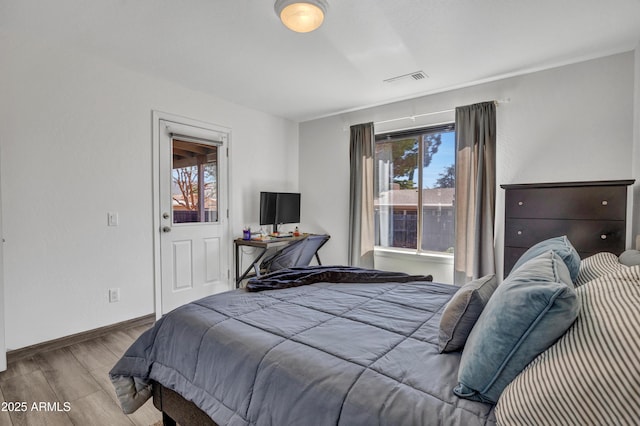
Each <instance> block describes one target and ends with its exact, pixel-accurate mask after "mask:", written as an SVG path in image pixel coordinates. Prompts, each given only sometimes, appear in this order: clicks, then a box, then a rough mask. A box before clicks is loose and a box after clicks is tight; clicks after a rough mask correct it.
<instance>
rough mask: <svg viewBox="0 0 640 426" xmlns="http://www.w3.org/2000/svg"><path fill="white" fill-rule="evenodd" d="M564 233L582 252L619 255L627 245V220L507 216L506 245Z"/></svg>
mask: <svg viewBox="0 0 640 426" xmlns="http://www.w3.org/2000/svg"><path fill="white" fill-rule="evenodd" d="M562 235H566V236H567V237H568V238H569V241H571V243H572V244H573V245H574V246H575V247H577V248H578V249H579V251H581V252H593V253H595V252H600V251H609V252H612V253H614V254H616V255H619V254H620V253H622V252H623V251H624V249H625V246H624V245H625V222H624V221H617V220H553V219H507V220H506V221H505V237H504V245H505V247H507V246H508V247H522V248H528V247H531V246H532V245H534V244H536V243H538V242H540V241H542V240H545V239H547V238H552V237H559V236H562Z"/></svg>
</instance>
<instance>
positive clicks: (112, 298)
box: [109, 288, 120, 303]
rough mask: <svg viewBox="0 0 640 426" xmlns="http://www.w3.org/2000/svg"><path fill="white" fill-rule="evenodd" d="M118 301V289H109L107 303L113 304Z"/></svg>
mask: <svg viewBox="0 0 640 426" xmlns="http://www.w3.org/2000/svg"><path fill="white" fill-rule="evenodd" d="M119 301H120V289H119V288H110V289H109V303H115V302H119Z"/></svg>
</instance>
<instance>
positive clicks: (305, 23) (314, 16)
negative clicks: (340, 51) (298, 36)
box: [274, 0, 327, 33]
mask: <svg viewBox="0 0 640 426" xmlns="http://www.w3.org/2000/svg"><path fill="white" fill-rule="evenodd" d="M274 9H275V11H276V14H277V15H278V16H279V17H280V20H281V21H282V23H283V24H284V26H285V27H287V28H289V29H290V30H292V31H295V32H298V33H308V32H310V31H313V30H315V29H317V28H318V27H319V26H320V25H322V21H324V14H325V13H327V2H326V1H324V0H306V1H300V0H277V1H276V3H275V5H274Z"/></svg>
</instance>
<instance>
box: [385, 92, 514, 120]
mask: <svg viewBox="0 0 640 426" xmlns="http://www.w3.org/2000/svg"><path fill="white" fill-rule="evenodd" d="M509 102H511V98H506V99H501V100H499V101H498V100H495V101H493V103H494V104H495V105H496V106H498V105H500V104H508V103H509ZM455 110H456V109H455V108H450V109H443V110H442V111H434V112H425V113H423V114H414V115H408V116H406V117H399V118H392V119H389V120H382V121H375V122H374V123H373V125H374V126H375V125H377V124H385V123H392V122H394V121H401V120H413V121H415V120H416V118H418V117H427V116H429V115H437V114H444V113H446V112H453V111H455Z"/></svg>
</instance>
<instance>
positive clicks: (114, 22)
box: [0, 0, 640, 121]
mask: <svg viewBox="0 0 640 426" xmlns="http://www.w3.org/2000/svg"><path fill="white" fill-rule="evenodd" d="M274 1H275V0H56V1H43V0H0V29H1V30H3V33H4V34H7V33H9V34H10V33H11V32H22V33H25V34H29V35H30V36H33V37H38V38H42V39H43V40H46V42H47V43H52V44H54V45H57V44H64V45H68V46H72V47H73V48H77V49H82V50H84V51H86V52H88V53H90V54H94V55H98V56H101V57H103V58H105V59H107V60H110V61H112V62H115V63H117V64H119V65H121V66H124V67H127V68H130V69H133V70H136V71H139V72H142V73H146V74H151V75H154V76H157V77H160V78H163V79H167V80H170V81H174V82H177V83H179V84H181V85H183V86H186V87H189V88H191V89H195V90H199V91H203V92H207V93H210V94H213V95H216V96H218V97H221V98H224V99H228V100H230V101H233V102H235V103H238V104H242V105H245V106H248V107H252V108H255V109H258V110H262V111H265V112H268V113H271V114H275V115H278V116H282V117H286V118H289V119H292V120H295V121H305V120H308V119H312V118H317V117H322V116H327V115H331V114H335V113H339V112H344V111H349V110H354V109H359V108H362V107H367V106H373V105H379V104H384V103H388V102H391V101H395V100H400V99H407V98H411V97H415V96H419V95H423V94H428V93H435V92H439V91H443V90H447V89H451V88H455V87H462V86H466V85H470V84H474V83H478V82H483V81H490V80H494V79H497V78H502V77H505V76H511V75H517V74H521V73H525V72H529V71H532V70H539V69H544V68H548V67H552V66H557V65H562V64H566V63H571V62H576V61H580V60H584V59H589V58H594V57H599V56H604V55H608V54H612V53H618V52H623V51H629V50H632V49H634V48H636V47H637V46H638V43H639V42H640V0H607V1H602V0H536V1H527V0H483V1H478V0H329V11H328V13H327V16H326V19H325V23H324V25H323V26H322V27H321V28H320V29H319V30H317V31H315V32H312V33H307V34H297V33H293V32H291V31H289V30H287V29H286V28H285V27H284V26H283V25H282V24H280V22H279V21H278V18H277V17H276V15H275V13H274V11H273V3H274ZM419 70H422V71H424V72H425V73H426V74H427V75H428V76H429V78H427V79H423V80H418V81H416V80H408V79H407V80H404V81H398V82H395V83H385V82H383V80H385V79H388V78H390V77H394V76H398V75H402V74H407V73H412V72H414V71H419Z"/></svg>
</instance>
